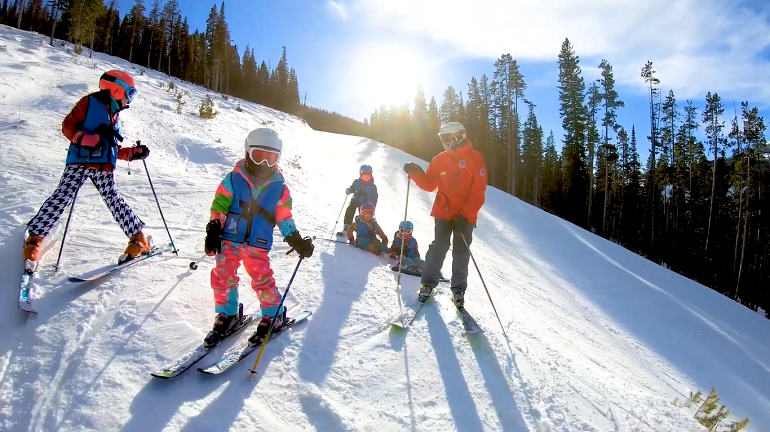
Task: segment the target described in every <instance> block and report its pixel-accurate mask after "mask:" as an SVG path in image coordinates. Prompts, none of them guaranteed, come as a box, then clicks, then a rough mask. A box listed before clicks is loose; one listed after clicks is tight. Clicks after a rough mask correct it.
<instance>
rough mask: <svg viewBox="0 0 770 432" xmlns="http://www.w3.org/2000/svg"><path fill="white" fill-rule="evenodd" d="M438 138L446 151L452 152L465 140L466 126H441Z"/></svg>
mask: <svg viewBox="0 0 770 432" xmlns="http://www.w3.org/2000/svg"><path fill="white" fill-rule="evenodd" d="M438 137H439V139H440V140H441V144H442V145H443V146H444V149H445V150H452V149H454V148H456V147H458V144H460V143H462V142H463V140H464V139H465V126H463V125H462V123H460V122H449V123H446V124H445V125H443V126H441V129H440V130H439V132H438Z"/></svg>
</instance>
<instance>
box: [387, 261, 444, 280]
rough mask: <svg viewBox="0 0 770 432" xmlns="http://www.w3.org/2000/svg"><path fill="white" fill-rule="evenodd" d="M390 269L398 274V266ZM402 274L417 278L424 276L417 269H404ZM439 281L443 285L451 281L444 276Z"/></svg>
mask: <svg viewBox="0 0 770 432" xmlns="http://www.w3.org/2000/svg"><path fill="white" fill-rule="evenodd" d="M390 269H391V270H392V271H394V272H398V264H396V265H394V266H393V267H391V268H390ZM401 273H402V274H406V275H409V276H417V277H420V276H422V271H420V270H419V269H417V268H416V267H403V268H401ZM438 281H439V283H442V282H443V283H448V282H449V279H447V278H446V277H444V276H441V277H439V279H438Z"/></svg>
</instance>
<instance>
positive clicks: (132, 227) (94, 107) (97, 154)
mask: <svg viewBox="0 0 770 432" xmlns="http://www.w3.org/2000/svg"><path fill="white" fill-rule="evenodd" d="M136 93H137V91H136V86H135V84H134V79H133V78H132V77H131V75H129V74H128V73H127V72H124V71H121V70H110V71H107V72H105V73H104V74H102V76H101V77H100V78H99V91H98V92H94V93H91V94H89V95H86V96H84V97H83V98H81V99H80V100H79V101H78V102H77V104H75V107H74V108H72V110H71V111H70V113H69V114H68V115H67V116H66V117H65V118H64V121H63V122H62V129H61V130H62V133H63V134H64V136H65V137H67V139H68V140H70V145H69V150H68V151H67V159H66V162H65V168H64V173H63V174H62V176H61V179H60V180H59V186H58V187H57V188H56V190H55V191H54V192H53V194H52V195H51V196H50V197H49V198H48V199H47V200H46V201H45V202H44V203H43V205H42V206H41V207H40V210H38V212H37V214H36V215H35V217H33V218H32V219H31V220H30V221H29V222H28V223H27V231H28V233H29V235H28V237H27V239H26V242H25V244H24V249H23V252H22V254H23V256H24V259H25V260H29V261H32V262H34V263H35V265H36V264H37V261H38V260H39V259H40V256H39V255H40V246H41V245H42V244H43V239H45V237H46V236H47V235H48V234H49V233H50V232H51V229H52V228H53V227H54V225H55V224H56V222H57V221H58V220H59V218H60V217H61V215H62V213H63V212H64V209H66V208H67V206H69V205H70V204H71V203H72V200H73V198H74V197H75V193H76V192H77V191H78V190H79V189H80V187H81V186H83V183H84V182H85V181H86V179H87V178H88V179H91V182H92V183H93V184H94V186H96V189H97V190H98V191H99V194H100V195H101V196H102V199H103V200H104V203H105V204H107V208H109V209H110V212H111V213H112V217H113V218H115V221H116V222H118V224H119V225H120V228H121V229H122V230H123V233H124V234H125V235H126V237H128V238H129V240H128V246H126V249H125V251H124V252H123V255H121V256H120V257H119V258H118V263H119V264H120V263H124V262H126V261H129V260H131V259H134V258H136V257H138V256H139V255H141V254H143V253H147V252H149V251H150V244H149V243H148V241H147V238H145V236H144V234H143V232H142V229H143V228H144V222H142V220H141V219H139V217H138V216H136V215H135V214H134V212H133V210H131V207H129V206H128V204H126V202H125V201H123V197H121V196H120V194H119V193H118V191H117V189H116V188H115V178H114V175H113V171H114V170H115V167H116V165H117V160H118V159H121V160H127V161H133V160H139V159H144V158H146V157H147V156H148V155H149V154H150V150H149V149H148V148H147V146H145V145H139V146H135V147H125V148H124V147H121V146H120V144H118V143H119V142H121V141H123V137H122V136H121V134H120V119H119V113H120V111H122V110H124V109H128V104H129V103H131V101H132V100H133V99H134V97H136Z"/></svg>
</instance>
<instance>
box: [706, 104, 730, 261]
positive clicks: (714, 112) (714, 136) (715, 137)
mask: <svg viewBox="0 0 770 432" xmlns="http://www.w3.org/2000/svg"><path fill="white" fill-rule="evenodd" d="M724 112H725V109H724V106H722V98H720V97H719V95H718V94H716V93H714V94H713V95H712V94H711V92H709V93H708V94H707V95H706V108H705V109H704V110H703V116H702V121H703V123H704V124H705V125H706V136H707V137H708V140H709V150H711V151H713V154H714V163H713V165H712V170H711V172H712V177H711V204H710V205H709V222H708V229H707V230H706V248H705V251H704V252H708V248H709V236H710V234H711V224H712V219H713V215H714V191H715V190H716V184H717V161H718V159H719V150H720V149H721V148H722V147H721V146H722V145H723V144H724V141H725V140H724V138H723V137H722V129H723V128H724V127H725V123H724V122H720V121H719V119H720V117H721V116H722V114H723V113H724Z"/></svg>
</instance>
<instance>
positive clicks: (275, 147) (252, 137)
mask: <svg viewBox="0 0 770 432" xmlns="http://www.w3.org/2000/svg"><path fill="white" fill-rule="evenodd" d="M244 148H245V150H246V155H247V156H248V157H249V158H250V159H251V160H252V162H254V163H255V164H257V165H261V164H265V163H266V164H267V165H268V166H270V167H271V168H272V167H273V166H274V165H275V164H276V163H278V160H279V159H280V157H281V152H282V151H283V141H281V137H279V136H278V133H276V132H275V131H274V130H272V129H270V128H258V129H254V130H253V131H251V132H249V135H248V136H247V137H246V141H245V143H244ZM255 150H256V152H255ZM252 153H254V154H264V153H272V154H275V155H276V157H275V158H274V159H273V158H272V157H271V158H269V160H268V159H265V158H264V157H258V158H256V159H259V160H256V159H255V158H254V157H253V156H252Z"/></svg>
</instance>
